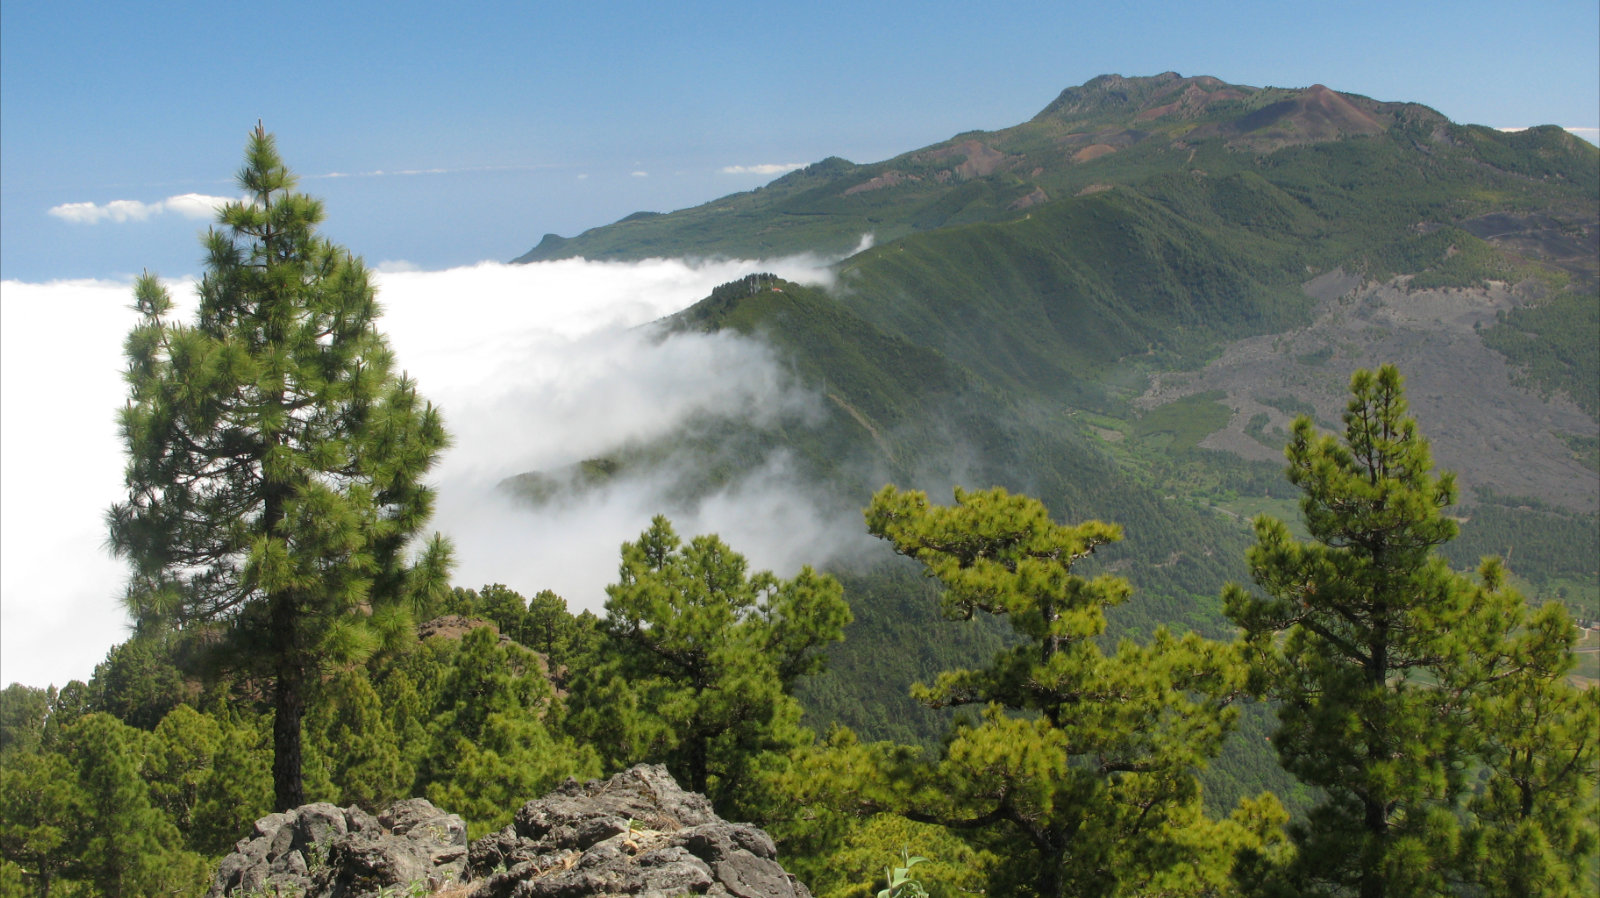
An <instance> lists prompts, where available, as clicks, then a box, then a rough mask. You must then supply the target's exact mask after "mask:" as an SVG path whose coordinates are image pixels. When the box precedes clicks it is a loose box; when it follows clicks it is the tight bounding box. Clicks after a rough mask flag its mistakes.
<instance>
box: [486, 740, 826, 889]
mask: <svg viewBox="0 0 1600 898" xmlns="http://www.w3.org/2000/svg"><path fill="white" fill-rule="evenodd" d="M469 865H470V868H471V871H472V873H473V875H474V876H476V877H480V878H481V881H480V884H478V885H477V886H476V888H474V889H473V891H472V898H586V896H599V895H639V896H649V898H667V896H675V895H706V896H710V898H730V896H731V898H811V893H810V892H809V891H807V890H806V887H805V886H804V885H801V884H800V882H799V881H798V880H796V879H795V878H794V877H793V876H791V875H789V874H788V873H786V872H785V871H784V869H783V867H781V866H779V864H778V861H777V850H776V849H775V848H774V847H773V844H772V839H771V838H770V837H768V836H767V834H766V833H764V832H762V831H761V830H759V829H757V828H755V827H753V826H747V825H745V824H741V823H729V822H727V821H726V820H723V819H722V818H721V817H718V816H717V815H716V814H715V813H714V812H713V811H712V810H711V803H710V802H708V801H706V799H705V798H704V797H703V796H701V795H697V794H695V793H692V792H685V791H683V790H682V789H681V788H679V787H678V784H677V783H676V782H674V781H673V779H672V776H671V775H670V774H668V773H667V771H666V768H665V767H661V766H659V765H656V766H650V765H640V766H637V767H634V768H633V769H631V770H626V771H623V772H622V773H619V774H617V775H616V776H613V777H612V778H611V779H608V780H596V781H592V782H589V783H586V784H582V785H580V784H579V783H578V782H576V781H575V780H570V779H569V780H567V782H566V783H565V784H564V785H562V786H561V787H560V788H558V789H556V790H555V791H554V792H552V793H550V794H549V795H547V796H545V797H544V798H541V799H538V800H536V801H530V802H528V803H527V804H525V805H523V806H522V809H521V810H519V811H517V815H516V818H515V820H514V822H513V823H512V824H511V825H510V826H508V827H506V828H505V829H503V830H501V831H500V832H497V833H494V834H492V835H489V836H486V837H484V838H482V839H479V840H478V841H476V842H474V843H472V849H471V854H470V856H469Z"/></svg>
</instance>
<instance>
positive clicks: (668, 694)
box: [575, 516, 850, 815]
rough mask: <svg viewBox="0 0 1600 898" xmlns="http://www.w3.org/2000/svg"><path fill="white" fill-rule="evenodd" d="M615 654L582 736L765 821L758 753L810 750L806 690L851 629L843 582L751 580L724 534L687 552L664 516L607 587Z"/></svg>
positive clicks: (582, 721)
mask: <svg viewBox="0 0 1600 898" xmlns="http://www.w3.org/2000/svg"><path fill="white" fill-rule="evenodd" d="M606 592H607V594H608V596H609V598H608V599H607V600H606V619H605V626H606V629H607V632H608V633H609V634H610V635H611V637H612V638H613V643H614V647H615V649H616V652H617V654H616V656H615V657H614V659H613V662H612V664H611V665H610V667H609V669H608V670H607V671H606V672H605V674H604V675H599V676H594V677H591V678H589V679H590V680H591V683H590V684H589V685H587V686H586V687H585V688H583V689H581V690H580V694H579V695H577V696H575V703H576V704H580V705H581V706H582V707H581V708H580V710H579V711H578V712H577V713H576V714H575V717H577V718H578V721H577V725H578V726H579V727H580V728H582V729H584V730H585V731H586V732H587V733H588V734H590V735H591V736H592V737H593V738H594V741H595V743H596V744H597V745H598V746H599V748H600V750H601V751H602V752H603V753H606V754H608V755H610V759H611V760H613V761H620V762H630V761H638V760H645V759H650V760H660V761H664V762H665V763H666V765H667V767H668V769H669V770H671V771H672V773H673V775H674V776H676V777H678V778H679V780H680V781H681V782H683V783H684V784H685V785H686V786H687V787H688V788H690V789H692V790H693V791H696V792H701V793H704V794H706V795H707V796H708V797H710V798H711V800H712V802H713V804H715V805H716V806H717V807H718V809H719V811H720V812H722V813H733V812H734V807H735V804H734V803H735V802H741V801H742V802H745V804H744V805H743V806H742V807H741V810H740V813H744V814H746V815H748V814H751V813H756V812H757V811H756V809H755V808H754V807H753V806H754V805H758V804H760V803H761V802H760V800H759V799H754V798H752V796H753V795H755V793H756V782H755V781H756V780H757V779H759V777H758V776H757V770H758V768H760V766H761V764H762V756H763V755H767V754H770V753H773V752H783V751H787V750H788V749H789V748H791V747H793V746H794V745H796V744H798V743H799V742H800V741H801V731H800V729H799V717H800V707H799V703H798V702H797V701H796V700H795V699H794V697H793V690H794V686H795V683H796V681H797V680H798V679H799V678H800V677H802V676H807V675H810V674H813V673H816V672H817V671H819V670H820V669H821V667H822V664H823V661H824V659H823V657H822V655H821V652H820V649H821V648H822V647H823V646H825V645H827V644H828V643H830V642H835V641H838V640H840V639H842V638H844V627H845V625H846V624H847V623H849V621H850V609H849V606H848V605H846V604H845V601H844V594H843V589H842V588H841V587H840V585H839V582H838V581H837V580H835V579H834V578H833V577H830V576H828V575H826V574H817V573H816V572H814V571H813V570H812V569H811V568H809V567H806V568H803V569H802V570H801V571H800V573H799V574H797V575H795V576H794V577H793V578H791V579H789V580H779V579H778V578H776V577H774V576H773V575H772V574H771V573H768V572H766V571H759V572H757V573H755V574H750V573H749V571H748V565H747V563H746V562H745V559H744V556H742V555H740V554H739V553H737V552H735V551H733V550H732V549H730V548H729V547H728V546H727V544H726V543H724V542H722V540H720V539H718V538H717V537H716V536H714V535H709V536H698V537H695V538H694V539H693V540H691V541H690V542H689V544H688V545H683V544H682V543H681V542H680V541H679V539H678V535H677V534H676V533H675V532H674V531H673V529H672V525H671V524H670V523H669V522H668V521H667V519H666V518H664V517H660V516H657V517H656V518H655V519H654V520H653V521H652V522H651V524H650V528H649V529H648V530H646V531H645V532H644V533H643V534H641V535H640V537H639V541H638V542H635V543H625V544H624V545H623V547H622V565H621V568H620V570H619V578H618V582H617V583H615V584H613V585H611V586H609V587H607V588H606Z"/></svg>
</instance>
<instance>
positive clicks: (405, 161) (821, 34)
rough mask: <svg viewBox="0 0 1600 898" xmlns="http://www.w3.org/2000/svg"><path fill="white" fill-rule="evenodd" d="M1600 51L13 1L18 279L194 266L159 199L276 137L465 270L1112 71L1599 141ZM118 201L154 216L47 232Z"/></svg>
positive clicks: (932, 135) (214, 188) (1591, 47)
mask: <svg viewBox="0 0 1600 898" xmlns="http://www.w3.org/2000/svg"><path fill="white" fill-rule="evenodd" d="M1597 46H1600V5H1597V4H1595V3H1594V2H1593V0H1572V2H1567V0H1549V2H1533V3H1529V4H1522V5H1513V4H1507V3H1504V2H1500V0H1496V2H1457V3H1452V4H1441V3H1407V2H1404V0H1400V2H1394V0H1390V2H1378V3H1369V2H1354V3H1339V4H1328V3H1318V4H1304V5H1302V4H1294V3H1283V2H1281V0H1279V2H1271V3H1266V2H1232V3H1225V4H1224V3H1193V2H1185V3H1172V2H1144V3H1140V2H1131V3H1122V4H1105V3H1093V4H1088V3H1061V2H1056V3H1031V2H1017V3H1010V4H1004V5H999V6H990V5H982V4H974V3H970V2H966V3H954V2H942V0H941V2H926V3H880V2H870V0H867V2H853V3H838V2H827V0H825V2H811V3H804V4H800V3H774V2H751V0H743V2H737V3H720V2H694V0H687V2H679V3H672V4H661V3H636V2H605V0H600V2H590V3H578V4H573V3H561V4H554V3H537V2H536V3H526V2H524V3H460V4H452V5H450V6H449V8H446V7H445V5H443V4H431V3H430V4H421V3H408V2H389V3H383V4H376V3H366V2H351V3H342V4H323V3H317V4H313V3H301V2H278V3H273V4H269V5H267V6H261V5H254V4H229V3H215V2H205V3H191V2H163V3H156V4H132V3H105V2H103V0H101V2H94V3H86V2H77V0H44V2H42V0H6V3H5V4H4V5H3V6H0V190H3V194H0V232H3V234H4V240H3V242H0V276H3V277H5V278H9V279H20V280H27V281H41V280H48V279H56V278H79V277H122V276H125V275H127V274H129V273H134V272H137V271H139V270H141V269H143V268H146V267H148V268H151V269H152V270H156V271H158V272H160V273H162V274H167V275H173V276H178V275H184V274H192V273H195V272H196V271H197V269H198V257H199V249H198V245H197V243H196V241H195V239H194V237H195V234H196V233H197V232H198V231H199V230H201V229H202V228H203V227H204V225H205V222H204V220H203V219H200V218H192V217H186V216H184V215H182V214H181V213H179V212H176V211H172V210H171V209H170V208H168V207H166V206H163V205H160V204H162V203H163V202H164V201H165V200H167V199H168V198H169V197H173V196H180V195H183V194H200V195H205V196H218V195H229V194H230V193H231V192H232V190H233V185H232V182H231V175H232V172H233V171H234V170H235V168H236V167H237V165H238V162H239V160H240V155H241V150H242V148H243V144H244V139H245V135H246V134H247V132H248V131H249V129H250V128H251V127H253V126H254V125H255V123H256V120H257V119H258V118H259V119H262V120H264V121H265V123H266V125H267V127H268V128H269V129H270V130H272V131H273V132H275V133H276V134H277V135H278V138H279V143H280V147H281V148H282V150H283V152H284V155H285V157H286V159H287V160H288V162H289V164H290V165H291V167H293V168H294V169H295V170H296V171H298V172H299V173H301V175H302V176H303V177H304V181H303V182H302V185H303V187H304V188H305V189H307V190H308V191H310V192H312V193H314V194H317V195H319V196H322V197H323V198H324V199H325V200H326V201H327V205H328V213H329V215H328V225H327V232H328V233H329V235H330V236H332V237H333V238H334V239H336V240H338V241H339V242H341V243H344V244H345V245H347V246H349V247H350V248H351V249H352V250H354V251H355V252H357V253H360V254H361V255H363V256H365V257H366V258H367V260H368V261H369V262H370V263H380V262H385V261H389V262H395V261H401V260H403V261H407V262H410V263H413V264H415V265H419V266H422V267H424V268H442V267H447V266H451V265H458V264H464V263H470V262H474V261H477V260H482V259H496V260H505V259H509V258H512V257H514V256H516V255H519V254H521V253H522V252H524V251H526V250H527V249H528V248H529V247H531V246H532V245H533V244H535V243H537V242H538V240H539V238H540V236H541V235H543V234H544V233H545V232H557V233H561V234H565V235H571V234H573V233H576V232H578V231H581V230H583V229H584V228H588V227H593V226H596V225H600V224H604V223H607V222H609V221H613V220H615V219H617V218H619V217H621V216H623V215H626V214H628V213H630V212H633V211H638V210H641V209H649V210H657V211H666V210H670V209H674V208H679V207H683V206H687V205H693V204H696V203H699V202H703V201H706V200H709V199H712V198H714V197H716V196H720V195H723V194H726V193H730V192H734V191H737V190H746V189H749V188H751V187H754V186H756V185H757V184H760V183H763V182H765V181H767V180H770V178H771V177H773V175H772V174H771V173H770V168H769V169H767V173H760V172H754V173H753V172H748V171H747V172H745V173H731V172H728V171H725V169H733V168H739V167H743V168H746V169H753V168H757V167H759V166H780V165H786V164H795V163H809V162H813V161H816V160H818V159H821V158H823V157H826V156H829V155H840V156H844V157H846V158H849V159H852V160H855V161H860V162H867V161H874V160H877V159H881V158H885V157H887V156H891V155H894V154H896V153H899V152H902V151H905V150H909V149H913V148H916V147H918V146H922V145H925V144H928V143H931V142H934V141H937V140H941V139H944V138H946V137H949V136H950V135H952V134H954V133H956V132H959V131H963V130H968V129H972V128H983V129H990V128H998V127H1003V126H1006V125H1009V124H1013V123H1016V122H1018V121H1021V120H1024V119H1026V118H1028V117H1030V116H1031V115H1033V114H1034V113H1035V112H1037V111H1038V110H1039V109H1040V108H1042V107H1043V106H1044V105H1045V104H1047V103H1048V102H1049V101H1050V100H1051V99H1052V98H1053V97H1054V96H1055V95H1056V93H1058V92H1059V91H1060V90H1061V89H1063V88H1065V87H1068V86H1072V85H1077V84H1081V83H1082V82H1084V81H1086V80H1088V79H1089V78H1092V77H1094V76H1095V75H1099V74H1104V73H1107V72H1116V73H1120V74H1124V75H1148V74H1154V73H1157V72H1161V71H1166V70H1175V71H1178V72H1180V73H1182V74H1185V75H1194V74H1210V75H1215V76H1217V77H1220V78H1223V79H1224V80H1228V81H1233V82H1238V83H1245V84H1253V85H1258V86H1266V85H1275V86H1305V85H1309V84H1312V83H1319V82H1320V83H1323V84H1327V85H1328V86H1330V87H1333V88H1335V89H1338V90H1344V91H1349V92H1355V93H1361V94H1366V95H1368V96H1372V97H1375V98H1378V99H1383V100H1413V101H1418V102H1423V103H1426V104H1428V105H1430V106H1433V107H1434V108H1436V109H1438V110H1440V111H1441V112H1443V113H1445V114H1446V115H1448V116H1450V117H1451V118H1452V119H1455V120H1457V121H1463V122H1472V123H1478V124H1487V125H1492V126H1496V127H1515V126H1521V125H1528V124H1544V123H1554V124H1560V125H1563V126H1569V127H1577V128H1587V129H1591V130H1590V131H1588V132H1587V134H1588V136H1590V138H1591V139H1594V134H1595V132H1594V131H1593V130H1592V129H1594V128H1595V127H1596V126H1597V125H1600V51H1597ZM377 172H384V173H385V174H376V173H377ZM335 173H344V174H345V175H347V176H346V177H325V176H327V175H331V174H335ZM115 201H125V202H131V203H138V204H142V205H141V206H125V207H123V208H124V209H125V211H126V210H128V209H133V210H142V211H143V212H144V213H145V215H144V217H143V218H137V217H126V216H125V217H124V220H121V221H118V220H115V219H114V218H111V217H103V218H101V219H100V220H99V221H97V222H95V223H87V222H84V221H75V220H69V219H67V218H63V217H60V216H52V215H50V214H49V210H50V209H52V208H55V207H59V206H63V205H65V204H82V203H94V204H97V206H100V207H104V206H105V204H108V203H112V202H115ZM80 208H81V207H80Z"/></svg>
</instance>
